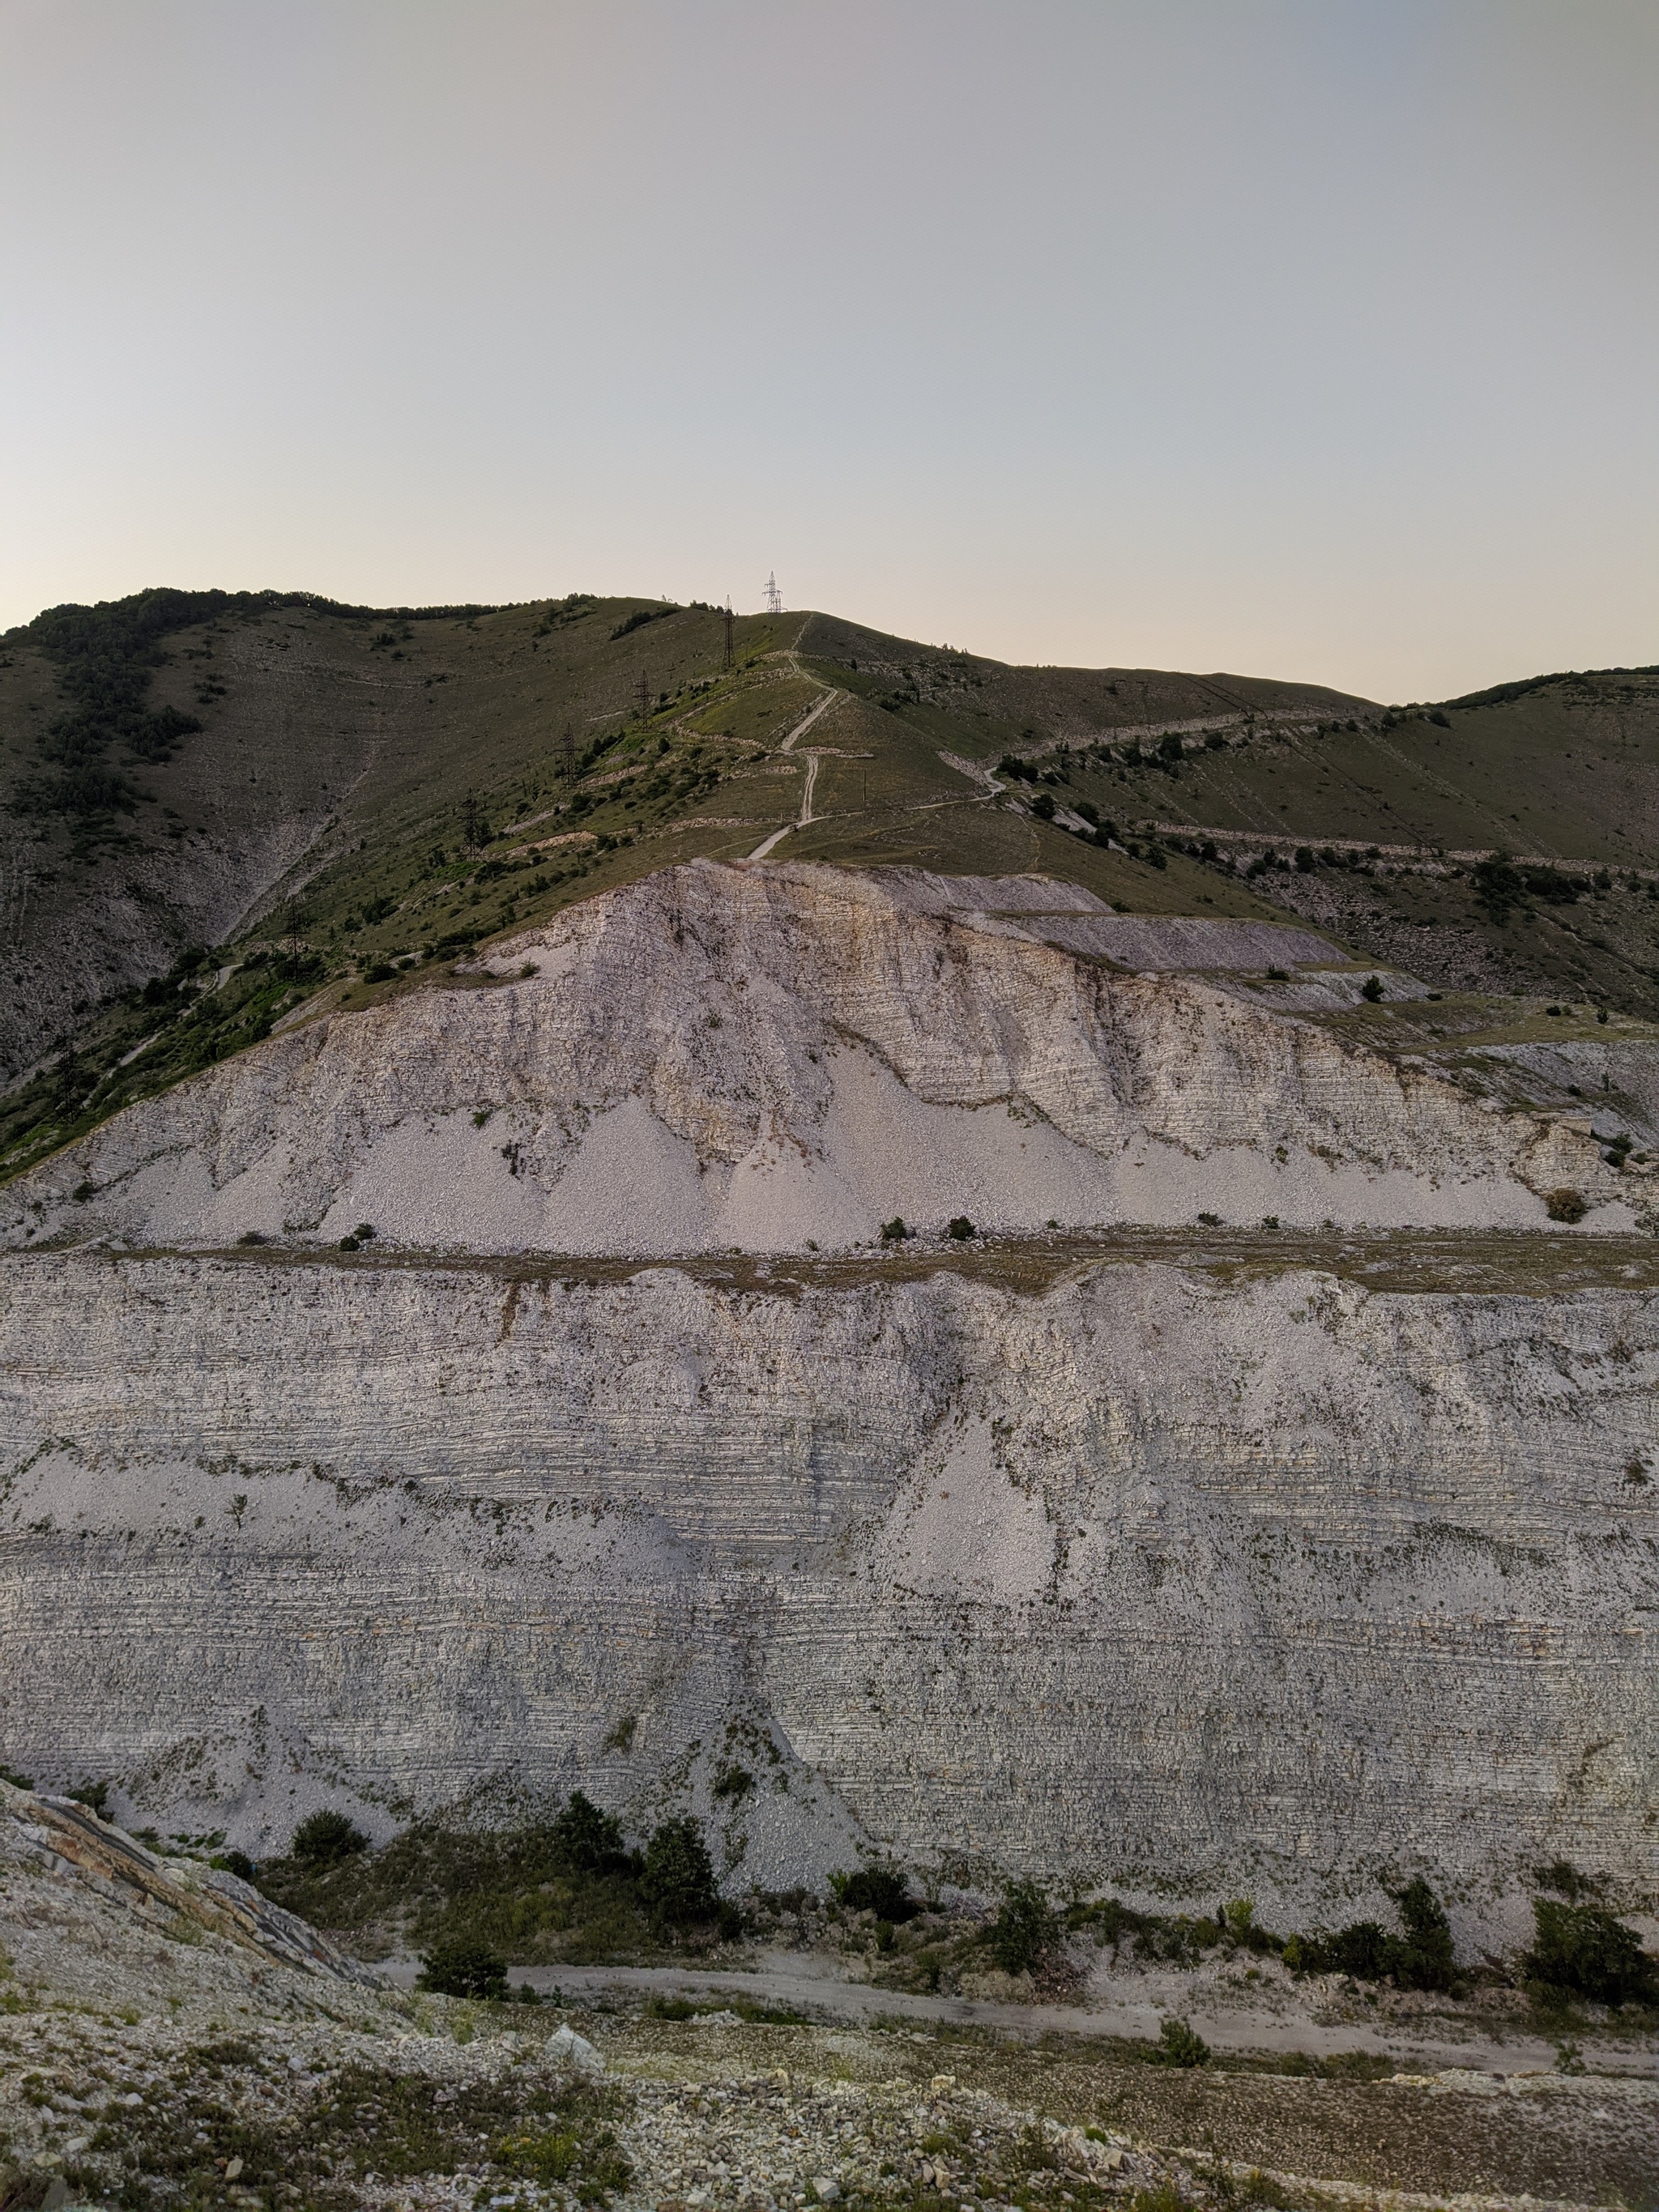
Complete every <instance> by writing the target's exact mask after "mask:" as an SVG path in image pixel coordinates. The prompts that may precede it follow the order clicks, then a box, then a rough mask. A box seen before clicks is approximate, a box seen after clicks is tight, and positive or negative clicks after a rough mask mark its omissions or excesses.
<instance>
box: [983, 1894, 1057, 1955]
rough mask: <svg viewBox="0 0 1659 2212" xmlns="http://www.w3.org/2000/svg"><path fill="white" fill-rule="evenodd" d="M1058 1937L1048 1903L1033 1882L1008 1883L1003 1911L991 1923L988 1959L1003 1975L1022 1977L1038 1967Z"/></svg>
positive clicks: (1055, 1923) (1003, 1898)
mask: <svg viewBox="0 0 1659 2212" xmlns="http://www.w3.org/2000/svg"><path fill="white" fill-rule="evenodd" d="M1059 1933H1060V1923H1059V1922H1058V1921H1057V1920H1056V1919H1055V1917H1054V1911H1053V1908H1052V1907H1051V1906H1050V1905H1049V1903H1048V1899H1047V1898H1046V1897H1045V1896H1044V1895H1043V1893H1042V1891H1041V1890H1040V1889H1039V1888H1038V1887H1037V1886H1036V1883H1035V1882H1034V1881H1011V1882H1010V1883H1009V1884H1008V1886H1007V1887H1006V1889H1005V1890H1004V1892H1003V1894H1002V1909H1001V1911H1000V1912H999V1913H998V1914H997V1917H996V1918H995V1919H994V1921H993V1922H992V1923H991V1926H990V1931H989V1940H990V1945H991V1955H992V1957H993V1958H994V1960H996V1962H997V1964H998V1966H1000V1967H1001V1969H1002V1971H1003V1972H1004V1973H1005V1974H1024V1973H1027V1972H1030V1969H1031V1968H1032V1967H1033V1966H1036V1965H1037V1963H1038V1962H1039V1960H1041V1959H1042V1955H1043V1954H1044V1952H1045V1951H1048V1950H1049V1949H1050V1948H1052V1947H1053V1945H1054V1940H1055V1938H1056V1936H1058V1935H1059Z"/></svg>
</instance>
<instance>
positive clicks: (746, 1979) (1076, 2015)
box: [383, 1960, 1659, 2081]
mask: <svg viewBox="0 0 1659 2212" xmlns="http://www.w3.org/2000/svg"><path fill="white" fill-rule="evenodd" d="M383 1971H384V1972H386V1973H387V1974H388V1975H389V1976H390V1977H391V1978H392V1979H393V1980H394V1981H396V1982H398V1983H399V1984H404V1985H405V1986H412V1985H413V1982H414V1977H415V1974H416V1971H417V1968H416V1963H415V1962H414V1961H413V1960H392V1961H390V1962H388V1964H387V1965H386V1967H385V1968H384V1969H383ZM509 1978H510V1979H511V1980H512V1981H513V1982H514V1983H517V1984H524V1985H525V1986H526V1987H528V1988H531V1989H533V1990H539V1991H542V1992H543V1993H544V1994H545V1993H548V1992H550V1991H552V1990H560V1991H562V1992H563V1993H564V1995H565V1996H575V1995H576V1994H577V1993H578V1992H582V1993H596V1992H598V1991H600V1990H617V1991H626V1990H633V1991H636V1992H638V1993H639V1994H641V1995H645V1994H651V1995H661V1994H669V1995H672V1996H690V1997H695V1996H699V1995H702V1994H705V1993H706V1994H707V1995H708V1998H709V2000H710V2003H709V2009H710V2010H711V2011H713V2010H716V2009H718V2008H719V2004H720V1999H721V1998H723V1997H725V1996H744V1997H748V1998H750V1999H751V2000H755V1999H759V2000H761V2001H763V2002H768V2003H772V2004H777V2005H787V2006H788V2007H790V2008H793V2009H797V2010H800V2011H804V2012H807V2013H810V2014H812V2015H817V2016H819V2017H821V2018H828V2019H829V2020H832V2021H854V2022H869V2021H900V2020H902V2021H915V2022H917V2023H918V2024H919V2025H920V2024H921V2023H923V2022H925V2021H949V2022H951V2024H953V2025H956V2026H973V2027H994V2028H998V2029H1001V2030H1003V2031H1005V2032H1007V2031H1012V2033H1014V2034H1015V2035H1016V2036H1018V2038H1019V2039H1021V2040H1022V2041H1030V2042H1035V2041H1036V2040H1037V2039H1039V2038H1040V2037H1042V2036H1044V2035H1048V2034H1055V2033H1058V2034H1061V2035H1079V2036H1101V2037H1123V2038H1129V2039H1137V2040H1148V2039H1153V2038H1155V2037H1156V2036H1157V2034H1158V2030H1159V2027H1161V2026H1162V2024H1163V2021H1164V2019H1165V2017H1166V2016H1167V2015H1169V2014H1170V2013H1171V2012H1176V2011H1179V2012H1180V2013H1181V2014H1182V2016H1183V2017H1186V2018H1188V2019H1189V2020H1190V2022H1191V2025H1192V2026H1193V2027H1194V2028H1195V2029H1196V2030H1197V2032H1198V2033H1199V2034H1200V2035H1201V2036H1202V2037H1203V2039H1204V2040H1205V2041H1206V2043H1208V2044H1210V2045H1213V2046H1214V2048H1215V2049H1217V2050H1218V2051H1284V2052H1286V2053H1288V2052H1291V2051H1303V2052H1305V2053H1306V2054H1307V2055H1308V2056H1309V2057H1319V2058H1323V2057H1332V2056H1334V2054H1335V2053H1337V2052H1339V2051H1373V2052H1376V2054H1378V2055H1379V2056H1381V2057H1392V2058H1396V2059H1398V2061H1399V2063H1400V2070H1401V2073H1402V2074H1434V2073H1438V2072H1441V2071H1443V2070H1447V2069H1459V2070H1460V2071H1464V2072H1470V2073H1478V2074H1493V2075H1521V2074H1541V2073H1544V2074H1547V2073H1549V2072H1551V2071H1552V2070H1553V2068H1554V2065H1555V2058H1556V2046H1555V2045H1554V2044H1553V2043H1547V2042H1545V2041H1544V2040H1543V2039H1541V2038H1540V2037H1538V2036H1535V2035H1516V2036H1513V2037H1506V2038H1504V2039H1503V2040H1501V2041H1499V2040H1496V2039H1491V2038H1480V2037H1476V2036H1473V2035H1464V2034H1462V2033H1459V2029H1460V2027H1461V2023H1457V2022H1454V2021H1444V2020H1443V2021H1425V2022H1424V2024H1423V2030H1414V2029H1413V2028H1412V2027H1408V2026H1407V2024H1406V2023H1404V2022H1401V2021H1395V2022H1393V2023H1391V2024H1390V2026H1389V2030H1388V2032H1387V2033H1383V2030H1382V2029H1381V2028H1380V2027H1370V2026H1367V2025H1365V2024H1364V2023H1354V2024H1352V2025H1340V2026H1328V2025H1326V2024H1324V2023H1322V2022H1321V2021H1316V2019H1314V2018H1313V2016H1312V2015H1311V2014H1310V2013H1307V2012H1297V2011H1285V2012H1281V2011H1278V2010H1269V2009H1268V2008H1267V2007H1265V2006H1262V2007H1258V2008H1244V2007H1240V2008H1237V2010H1233V2009H1229V2010H1228V2011H1227V2012H1225V2013H1205V2012H1202V2011H1198V2010H1194V2011H1192V2012H1190V2013H1188V2011H1187V2009H1186V2008H1185V2007H1184V2006H1182V2005H1179V2004H1169V2005H1163V2006H1160V2005H1156V2004H1152V2003H1147V2002H1142V2003H1127V2004H1109V2005H1097V2006H1095V2007H1092V2008H1085V2007H1083V2006H1080V2005H1023V2004H993V2003H987V2002H983V2001H981V2000H980V1999H977V1998H969V1997H948V1996H910V1995H908V1994H906V1993H904V1992H902V1991H901V1990H881V1989H873V1988H872V1987H871V1986H870V1985H869V1984H867V1983H858V1982H845V1981H842V1980H840V1979H838V1978H836V1977H835V1976H834V1975H831V1974H829V1973H825V1972H813V1971H812V1969H811V1966H810V1965H808V1964H807V1963H806V1962H805V1961H802V1960H790V1962H789V1964H788V1965H787V1967H786V1966H778V1965H776V1964H771V1965H766V1964H763V1965H762V1966H758V1967H757V1969H756V1970H755V1971H754V1972H747V1973H744V1972H720V1971H719V1970H716V1969H708V1970H705V1969H702V1968H697V1967H681V1966H514V1967H513V1968H512V1969H511V1970H510V1973H509ZM1435 2028H1438V2029H1439V2031H1440V2033H1439V2034H1438V2035H1437V2034H1435V2033H1432V2032H1431V2031H1432V2030H1433V2029H1435ZM1424 2030H1427V2031H1430V2032H1427V2033H1425V2032H1423V2031H1424ZM1590 2063H1591V2064H1592V2065H1593V2066H1594V2067H1595V2069H1596V2070H1597V2071H1598V2072H1601V2071H1605V2072H1608V2073H1616V2074H1622V2075H1633V2076H1636V2077H1638V2078H1639V2079H1642V2080H1644V2081H1659V2048H1656V2047H1654V2045H1653V2041H1652V2039H1644V2046H1643V2047H1630V2048H1622V2047H1621V2048H1612V2049H1607V2050H1599V2051H1594V2052H1592V2053H1591V2054H1590Z"/></svg>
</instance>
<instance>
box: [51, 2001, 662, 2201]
mask: <svg viewBox="0 0 1659 2212" xmlns="http://www.w3.org/2000/svg"><path fill="white" fill-rule="evenodd" d="M280 2080H281V2075H279V2074H277V2073H276V2062H275V2061H274V2060H273V2059H272V2058H271V2057H269V2056H267V2055H264V2054H262V2053H261V2052H260V2051H259V2050H258V2049H257V2048H256V2047H255V2046H254V2045H252V2044H251V2043H247V2042H245V2041H242V2040H240V2039H237V2038H234V2037H228V2038H224V2039H220V2040H219V2041H216V2042H214V2043H210V2044H206V2045H201V2046H198V2047H197V2048H196V2049H195V2050H192V2051H188V2052H186V2053H185V2054H184V2056H183V2057H182V2058H181V2059H180V2061H179V2065H178V2067H177V2069H176V2086H175V2087H173V2088H172V2089H171V2090H170V2091H168V2092H167V2093H159V2094H155V2095H152V2096H151V2097H149V2099H147V2100H146V2101H145V2103H144V2104H143V2105H142V2106H138V2107H137V2108H136V2109H133V2110H128V2109H127V2108H125V2107H124V2106H120V2105H118V2104H116V2103H113V2102H112V2103H111V2105H110V2106H108V2107H107V2109H106V2112H104V2114H103V2115H102V2116H101V2118H100V2121H99V2124H98V2126H97V2128H96V2130H95V2132H94V2136H93V2138H92V2142H91V2144H90V2147H89V2148H88V2153H87V2154H86V2155H85V2156H84V2158H83V2159H82V2160H81V2161H80V2162H79V2163H77V2164H76V2165H73V2166H70V2167H68V2168H66V2169H65V2173H66V2179H69V2181H70V2183H71V2185H75V2186H77V2187H79V2188H81V2189H82V2190H84V2191H86V2192H87V2193H88V2194H89V2195H96V2196H97V2197H100V2199H101V2200H102V2201H103V2202H105V2203H112V2204H117V2205H120V2206H123V2207H125V2208H129V2212H176V2208H179V2207H186V2208H195V2207H197V2206H201V2207H205V2206H207V2205H209V2204H215V2203H222V2201H223V2197H224V2192H225V2189H226V2185H227V2183H226V2167H227V2166H228V2165H229V2164H230V2163H231V2162H232V2161H240V2165H239V2166H237V2170H236V2185H237V2186H238V2187H239V2188H240V2190H242V2191H249V2192H253V2193H255V2194H257V2195H258V2196H260V2197H264V2198H265V2199H266V2201H267V2202H268V2203H272V2204H276V2205H292V2206H295V2207H300V2206H303V2207H305V2208H307V2212H310V2208H316V2212H349V2208H350V2207H351V2206H353V2205H355V2204H356V2202H357V2191H356V2187H355V2186H354V2184H355V2183H356V2182H357V2181H359V2180H361V2179H362V2178H363V2177H364V2176H366V2175H368V2174H370V2173H374V2174H377V2175H379V2176H380V2177H381V2179H385V2180H391V2181H398V2180H409V2179H415V2178H416V2177H417V2176H420V2175H422V2174H439V2173H453V2172H455V2171H456V2169H457V2168H458V2167H459V2166H492V2165H493V2166H496V2167H498V2168H500V2169H501V2171H503V2172H506V2173H509V2174H511V2173H521V2174H523V2173H527V2174H529V2175H530V2176H531V2177H532V2178H534V2177H535V2175H536V2173H537V2172H538V2171H539V2170H540V2168H541V2167H542V2166H551V2165H552V2164H554V2163H556V2164H558V2165H559V2166H560V2167H561V2172H560V2173H559V2175H558V2177H557V2178H558V2179H559V2181H560V2183H561V2185H562V2186H563V2187H564V2188H565V2189H566V2190H567V2191H568V2193H569V2194H570V2195H572V2196H574V2197H576V2198H577V2199H578V2201H580V2203H586V2204H592V2205H596V2206H603V2205H605V2204H606V2203H608V2202H609V2201H610V2197H611V2194H612V2192H613V2191H617V2190H620V2189H623V2188H625V2187H626V2185H627V2183H628V2179H629V2169H628V2166H627V2162H626V2160H623V2158H622V2156H621V2154H620V2152H619V2151H618V2149H617V2141H616V2134H615V2130H614V2128H613V2126H612V2125H611V2123H612V2122H613V2121H614V2120H615V2119H617V2118H619V2117H620V2116H622V2115H623V2113H624V2112H627V2111H628V2110H629V2101H628V2099H627V2097H626V2094H625V2093H624V2092H623V2091H622V2090H620V2089H619V2088H617V2087H616V2086H615V2085H613V2084H608V2083H605V2084H596V2083H592V2082H591V2081H586V2080H585V2079H574V2080H573V2079H571V2078H570V2077H569V2076H568V2075H564V2074H563V2073H562V2072H556V2071H554V2070H552V2069H549V2070H547V2071H540V2070H538V2069H536V2068H534V2067H533V2066H531V2067H526V2068H523V2069H510V2070H509V2071H508V2072H507V2074H506V2075H503V2076H501V2078H500V2079H498V2080H496V2081H465V2082H454V2083H451V2082H446V2081H443V2080H441V2079H434V2078H432V2077H429V2076H427V2075H422V2074H416V2073H407V2074H403V2073H394V2072H392V2070H391V2069H387V2068H380V2067H374V2066H368V2065H362V2064H354V2065H350V2066H347V2067H344V2068H343V2069H341V2070H340V2072H339V2073H338V2074H337V2075H334V2076H333V2078H332V2079H331V2080H330V2081H326V2082H325V2083H322V2084H320V2085H319V2086H318V2087H315V2088H314V2089H312V2090H311V2091H309V2092H308V2093H307V2095H306V2096H305V2097H304V2098H303V2099H302V2100H301V2102H300V2103H299V2104H298V2106H295V2107H294V2108H292V2109H290V2110H289V2112H286V2113H284V2114H283V2116H282V2117H281V2118H269V2119H267V2118H263V2117H258V2118H256V2117H252V2112H257V2111H258V2104H259V2101H260V2098H261V2093H268V2089H269V2086H270V2083H271V2082H272V2081H280ZM555 2142H556V2143H557V2146H558V2148H557V2149H556V2151H554V2150H553V2149H552V2148H550V2146H551V2145H552V2144H554V2143H555Z"/></svg>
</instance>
